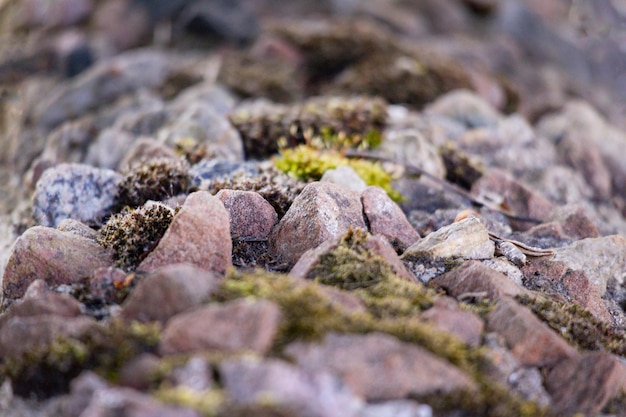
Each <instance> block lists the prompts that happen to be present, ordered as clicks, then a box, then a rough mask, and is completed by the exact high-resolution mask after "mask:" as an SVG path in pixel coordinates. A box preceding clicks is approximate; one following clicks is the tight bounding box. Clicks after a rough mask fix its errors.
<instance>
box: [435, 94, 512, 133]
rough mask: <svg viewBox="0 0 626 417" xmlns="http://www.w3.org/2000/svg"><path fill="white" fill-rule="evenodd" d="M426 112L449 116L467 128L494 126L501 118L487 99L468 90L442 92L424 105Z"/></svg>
mask: <svg viewBox="0 0 626 417" xmlns="http://www.w3.org/2000/svg"><path fill="white" fill-rule="evenodd" d="M425 111H426V112H427V113H430V114H436V115H440V116H446V117H450V118H451V119H454V120H456V121H458V122H459V123H462V124H463V125H464V126H465V127H467V128H468V129H474V128H477V127H487V126H490V127H494V126H496V125H497V123H498V121H499V120H500V119H501V118H502V115H500V114H499V113H498V111H496V110H495V109H494V108H493V107H492V106H491V105H490V104H489V103H488V102H487V101H485V100H484V99H483V98H482V97H480V96H479V95H477V94H476V93H474V92H471V91H469V90H454V91H451V92H449V93H446V94H443V95H442V96H440V97H439V98H437V100H435V101H434V102H433V103H432V104H430V105H429V106H428V107H426V110H425Z"/></svg>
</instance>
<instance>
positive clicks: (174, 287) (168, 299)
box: [121, 264, 221, 323]
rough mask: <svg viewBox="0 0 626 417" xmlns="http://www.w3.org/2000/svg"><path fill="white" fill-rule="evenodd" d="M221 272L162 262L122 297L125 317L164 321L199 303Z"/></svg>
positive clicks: (218, 278) (214, 284)
mask: <svg viewBox="0 0 626 417" xmlns="http://www.w3.org/2000/svg"><path fill="white" fill-rule="evenodd" d="M220 281H221V276H219V275H217V274H215V273H211V272H208V271H205V270H203V269H200V268H196V267H194V266H191V265H187V264H177V265H169V266H165V267H163V268H161V269H158V270H156V271H154V272H153V273H151V274H149V275H148V276H146V277H145V278H143V279H142V280H141V281H139V284H137V287H135V289H133V291H132V292H131V293H130V295H129V296H128V298H127V299H126V300H125V301H124V304H123V306H122V311H121V315H122V317H124V318H125V319H127V320H138V321H141V322H147V321H159V322H161V323H164V322H166V321H167V320H168V319H169V318H170V317H172V316H174V315H176V314H178V313H181V312H183V311H187V310H191V309H194V308H196V307H198V306H199V305H200V304H201V303H202V302H203V301H205V300H206V299H207V298H208V297H209V295H210V294H211V293H212V292H213V291H214V290H215V289H216V288H217V287H218V285H219V283H220Z"/></svg>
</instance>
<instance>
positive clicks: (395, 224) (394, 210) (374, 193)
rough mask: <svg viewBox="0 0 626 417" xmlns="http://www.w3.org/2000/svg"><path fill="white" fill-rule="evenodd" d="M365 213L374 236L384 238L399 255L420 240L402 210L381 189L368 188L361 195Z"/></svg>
mask: <svg viewBox="0 0 626 417" xmlns="http://www.w3.org/2000/svg"><path fill="white" fill-rule="evenodd" d="M361 203H362V204H363V213H364V214H365V217H366V218H367V222H368V223H369V229H370V232H371V233H372V234H373V235H380V236H383V237H384V238H385V239H387V240H388V241H389V243H391V245H392V246H393V248H394V249H395V250H396V252H398V253H402V252H404V250H405V249H406V248H408V247H409V246H411V245H412V244H413V243H415V242H416V241H418V240H419V238H420V235H419V233H417V232H416V231H415V229H413V226H411V224H410V223H409V221H408V220H407V218H406V216H405V215H404V213H403V212H402V209H401V208H400V207H399V206H398V205H397V204H396V203H394V201H393V200H392V199H391V198H389V196H388V195H387V193H386V192H385V190H383V189H382V188H380V187H368V188H367V189H365V191H363V192H362V193H361Z"/></svg>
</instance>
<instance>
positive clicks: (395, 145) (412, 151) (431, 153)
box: [376, 128, 446, 179]
mask: <svg viewBox="0 0 626 417" xmlns="http://www.w3.org/2000/svg"><path fill="white" fill-rule="evenodd" d="M376 154H377V155H381V156H383V157H386V158H389V159H390V160H392V161H394V162H396V163H398V164H403V165H406V166H407V167H412V168H418V169H421V170H423V171H425V172H427V173H428V174H431V175H434V176H435V177H437V178H442V179H443V178H445V176H446V167H445V166H444V163H443V159H442V158H441V155H440V154H439V152H438V150H437V148H436V147H435V145H434V144H433V143H432V141H430V140H429V139H428V138H427V137H426V136H425V135H424V134H423V133H422V132H420V131H419V130H418V129H415V128H400V129H388V130H387V131H386V132H385V140H384V141H383V143H381V145H380V146H379V147H377V148H376Z"/></svg>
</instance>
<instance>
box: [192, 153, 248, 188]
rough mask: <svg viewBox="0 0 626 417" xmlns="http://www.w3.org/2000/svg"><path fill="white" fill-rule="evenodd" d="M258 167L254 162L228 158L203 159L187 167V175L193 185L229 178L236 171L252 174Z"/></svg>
mask: <svg viewBox="0 0 626 417" xmlns="http://www.w3.org/2000/svg"><path fill="white" fill-rule="evenodd" d="M259 172H260V171H259V167H258V165H257V164H256V163H254V162H239V161H230V160H228V159H220V158H213V159H203V160H201V161H200V162H198V163H197V164H195V165H193V166H192V167H191V168H190V169H189V175H190V176H191V177H192V178H193V182H194V184H195V185H197V186H200V185H201V184H202V183H203V182H204V181H211V180H216V179H224V178H230V177H232V176H234V175H236V174H237V173H241V174H243V175H248V174H249V175H251V176H254V175H256V174H258V173H259Z"/></svg>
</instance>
